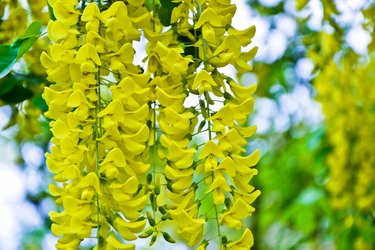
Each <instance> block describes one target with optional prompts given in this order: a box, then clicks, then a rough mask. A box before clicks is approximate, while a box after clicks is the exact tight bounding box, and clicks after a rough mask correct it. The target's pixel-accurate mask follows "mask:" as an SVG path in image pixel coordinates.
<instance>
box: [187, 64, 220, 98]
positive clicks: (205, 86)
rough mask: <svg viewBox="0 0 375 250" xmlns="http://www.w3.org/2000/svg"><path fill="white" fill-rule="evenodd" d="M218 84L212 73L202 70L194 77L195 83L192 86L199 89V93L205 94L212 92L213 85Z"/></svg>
mask: <svg viewBox="0 0 375 250" xmlns="http://www.w3.org/2000/svg"><path fill="white" fill-rule="evenodd" d="M213 86H217V83H216V82H215V80H214V79H213V78H212V77H211V75H210V74H209V73H208V72H207V71H206V70H201V71H200V72H199V73H198V74H197V75H196V76H195V78H194V82H193V85H192V86H191V88H192V89H193V90H194V89H197V88H198V92H199V94H203V93H204V92H212V87H213Z"/></svg>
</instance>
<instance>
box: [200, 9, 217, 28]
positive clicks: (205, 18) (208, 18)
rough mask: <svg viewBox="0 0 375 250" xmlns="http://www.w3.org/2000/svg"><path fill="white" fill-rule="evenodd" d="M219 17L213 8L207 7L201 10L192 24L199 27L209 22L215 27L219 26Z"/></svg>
mask: <svg viewBox="0 0 375 250" xmlns="http://www.w3.org/2000/svg"><path fill="white" fill-rule="evenodd" d="M220 19H221V18H220V17H219V15H218V14H217V12H216V11H215V10H214V9H213V8H207V9H205V10H204V11H203V12H202V14H201V16H200V17H199V19H198V22H197V23H196V24H195V26H194V29H198V28H200V27H201V26H202V25H203V24H205V23H209V24H210V25H212V26H215V27H221V26H222V25H221V21H220Z"/></svg>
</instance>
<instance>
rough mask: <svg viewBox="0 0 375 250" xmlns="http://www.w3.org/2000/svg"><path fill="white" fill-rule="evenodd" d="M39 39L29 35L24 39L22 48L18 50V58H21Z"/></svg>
mask: <svg viewBox="0 0 375 250" xmlns="http://www.w3.org/2000/svg"><path fill="white" fill-rule="evenodd" d="M37 40H38V37H36V36H35V37H29V38H27V39H25V40H23V41H22V43H21V45H20V48H19V50H18V54H17V59H19V58H21V57H22V56H23V55H24V54H25V53H26V52H27V51H29V49H30V48H31V47H32V46H33V45H34V43H35V42H36V41H37Z"/></svg>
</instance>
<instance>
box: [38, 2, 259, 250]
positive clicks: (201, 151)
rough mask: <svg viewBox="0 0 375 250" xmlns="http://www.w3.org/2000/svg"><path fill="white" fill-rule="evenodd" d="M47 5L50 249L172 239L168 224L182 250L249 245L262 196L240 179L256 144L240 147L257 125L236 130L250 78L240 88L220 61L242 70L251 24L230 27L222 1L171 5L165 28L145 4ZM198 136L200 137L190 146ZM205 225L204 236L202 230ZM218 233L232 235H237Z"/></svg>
mask: <svg viewBox="0 0 375 250" xmlns="http://www.w3.org/2000/svg"><path fill="white" fill-rule="evenodd" d="M50 4H51V6H52V7H53V9H54V13H55V16H56V18H57V20H56V21H51V22H50V23H49V25H48V35H49V37H50V39H51V40H53V41H54V42H55V43H54V44H53V45H51V47H50V49H49V53H44V54H43V55H42V57H41V61H42V64H43V65H44V67H45V68H46V69H47V73H48V79H49V80H50V81H51V82H55V83H56V84H54V85H52V86H51V87H49V88H46V89H45V92H44V98H45V100H46V101H47V104H48V105H49V111H48V112H47V113H46V116H47V117H49V118H51V119H52V120H53V121H52V122H51V127H52V128H51V130H52V132H53V135H54V137H53V139H52V143H53V146H52V148H51V153H48V154H47V165H48V167H49V169H50V170H51V171H52V172H53V173H54V174H55V177H54V179H55V181H56V182H57V184H56V185H51V186H50V191H51V193H52V194H53V195H55V196H56V198H57V203H58V204H61V205H62V206H63V210H62V211H61V212H52V213H51V219H52V220H53V222H54V224H53V225H52V232H53V233H54V234H56V235H59V236H61V238H60V239H59V242H58V244H57V248H58V249H66V248H73V249H76V248H78V247H79V245H80V243H81V241H82V240H84V239H85V238H89V237H96V238H97V245H96V248H97V249H104V248H105V249H117V248H118V249H134V248H135V245H134V244H130V243H128V241H132V240H135V239H137V234H138V233H140V234H139V235H138V237H140V238H148V237H150V238H151V242H150V243H151V244H153V243H154V242H155V240H156V239H157V237H158V236H161V235H162V236H163V237H164V239H165V240H166V241H168V242H170V243H173V242H175V238H176V237H177V236H176V235H174V234H172V231H169V232H167V231H168V228H169V226H170V225H174V226H175V227H176V228H177V233H178V234H179V235H180V237H182V238H183V239H185V240H186V241H187V244H188V245H189V246H198V248H199V249H205V247H206V246H207V244H211V243H212V244H217V245H220V248H222V249H241V248H243V249H249V248H250V247H251V246H252V245H253V239H252V234H251V231H250V230H249V229H247V228H246V225H245V224H244V220H245V219H246V218H248V217H249V216H250V215H251V214H252V212H253V211H254V208H253V207H252V206H251V203H252V202H253V201H254V200H255V199H256V197H257V196H258V195H259V194H260V192H259V191H255V189H254V187H253V186H252V185H250V184H249V182H250V180H251V178H252V177H253V176H254V175H256V174H257V170H255V169H254V168H253V166H255V165H256V163H257V162H258V160H259V151H257V150H256V151H254V152H252V153H251V154H247V152H246V149H245V148H244V147H245V146H246V145H247V141H246V139H245V138H247V137H250V136H251V135H252V134H253V133H254V132H255V127H247V126H246V123H247V120H248V116H249V114H250V113H251V112H252V108H253V102H254V100H253V97H252V95H253V93H254V91H255V85H252V86H249V87H242V86H240V85H239V84H237V83H236V82H235V81H234V80H233V79H231V78H229V77H227V76H226V75H224V74H223V73H220V68H222V67H224V66H226V65H234V67H235V68H236V69H237V71H238V72H239V73H240V74H242V73H245V72H247V71H249V70H251V67H250V65H248V64H247V62H248V61H249V60H250V59H252V58H253V57H254V55H255V53H256V48H253V49H251V50H250V51H249V52H241V48H242V47H244V46H247V45H248V44H249V43H250V42H251V38H252V36H253V35H254V32H255V29H254V27H250V28H249V29H247V30H244V31H238V30H235V29H234V28H232V27H231V25H230V24H231V19H232V17H233V15H234V13H235V10H236V7H235V6H234V5H231V4H230V1H227V0H221V1H193V0H190V1H174V3H173V4H174V5H175V7H174V8H173V11H172V15H171V23H172V25H171V26H170V27H169V29H165V28H163V26H162V24H161V23H160V20H159V18H158V17H157V15H156V14H155V13H156V12H155V9H151V10H150V11H149V10H148V9H147V8H146V6H145V4H144V1H130V0H129V1H127V3H124V2H123V1H116V2H113V3H112V4H111V5H110V6H109V7H108V8H107V9H103V10H100V9H99V7H98V5H96V4H95V3H89V4H87V5H86V6H85V3H81V4H80V5H79V6H78V2H77V1H74V0H70V1H65V0H55V1H50ZM141 32H142V33H141ZM141 35H144V36H145V38H146V40H147V41H148V43H147V48H146V50H147V57H146V58H145V59H144V62H145V65H147V66H144V67H143V68H141V67H140V66H137V65H134V64H133V59H134V53H135V52H136V51H134V49H133V46H134V44H133V43H134V41H138V40H140V37H141ZM188 97H195V99H196V100H198V101H197V103H196V106H194V105H195V104H194V105H193V106H191V107H190V106H188V105H187V101H186V100H187V98H188ZM189 105H190V104H189ZM214 106H215V108H216V109H215V110H217V111H214V109H213V107H214ZM198 122H200V123H199V126H197V124H198ZM202 135H203V136H207V137H208V141H207V142H205V143H203V144H200V145H197V144H195V143H194V142H195V141H196V140H200V138H201V136H202ZM59 183H60V184H59ZM212 224H213V225H215V227H216V230H215V233H214V234H212V233H210V232H206V227H209V226H210V225H212ZM227 228H234V229H236V230H241V231H242V236H241V237H240V239H238V238H237V239H234V238H232V237H230V236H229V235H226V232H227V231H228V230H227ZM124 240H125V241H124Z"/></svg>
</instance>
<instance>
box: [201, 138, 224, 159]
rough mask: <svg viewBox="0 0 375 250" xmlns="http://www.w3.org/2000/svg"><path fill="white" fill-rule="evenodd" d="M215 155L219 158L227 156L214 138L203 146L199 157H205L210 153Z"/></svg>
mask: <svg viewBox="0 0 375 250" xmlns="http://www.w3.org/2000/svg"><path fill="white" fill-rule="evenodd" d="M211 154H212V155H214V156H216V157H219V158H225V156H224V154H223V152H222V151H221V150H220V148H219V146H218V145H216V144H215V143H214V142H213V141H212V140H209V141H208V142H207V143H206V144H205V145H204V146H203V148H202V151H201V152H200V154H199V156H198V159H199V160H201V159H204V158H206V157H207V156H209V155H211Z"/></svg>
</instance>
